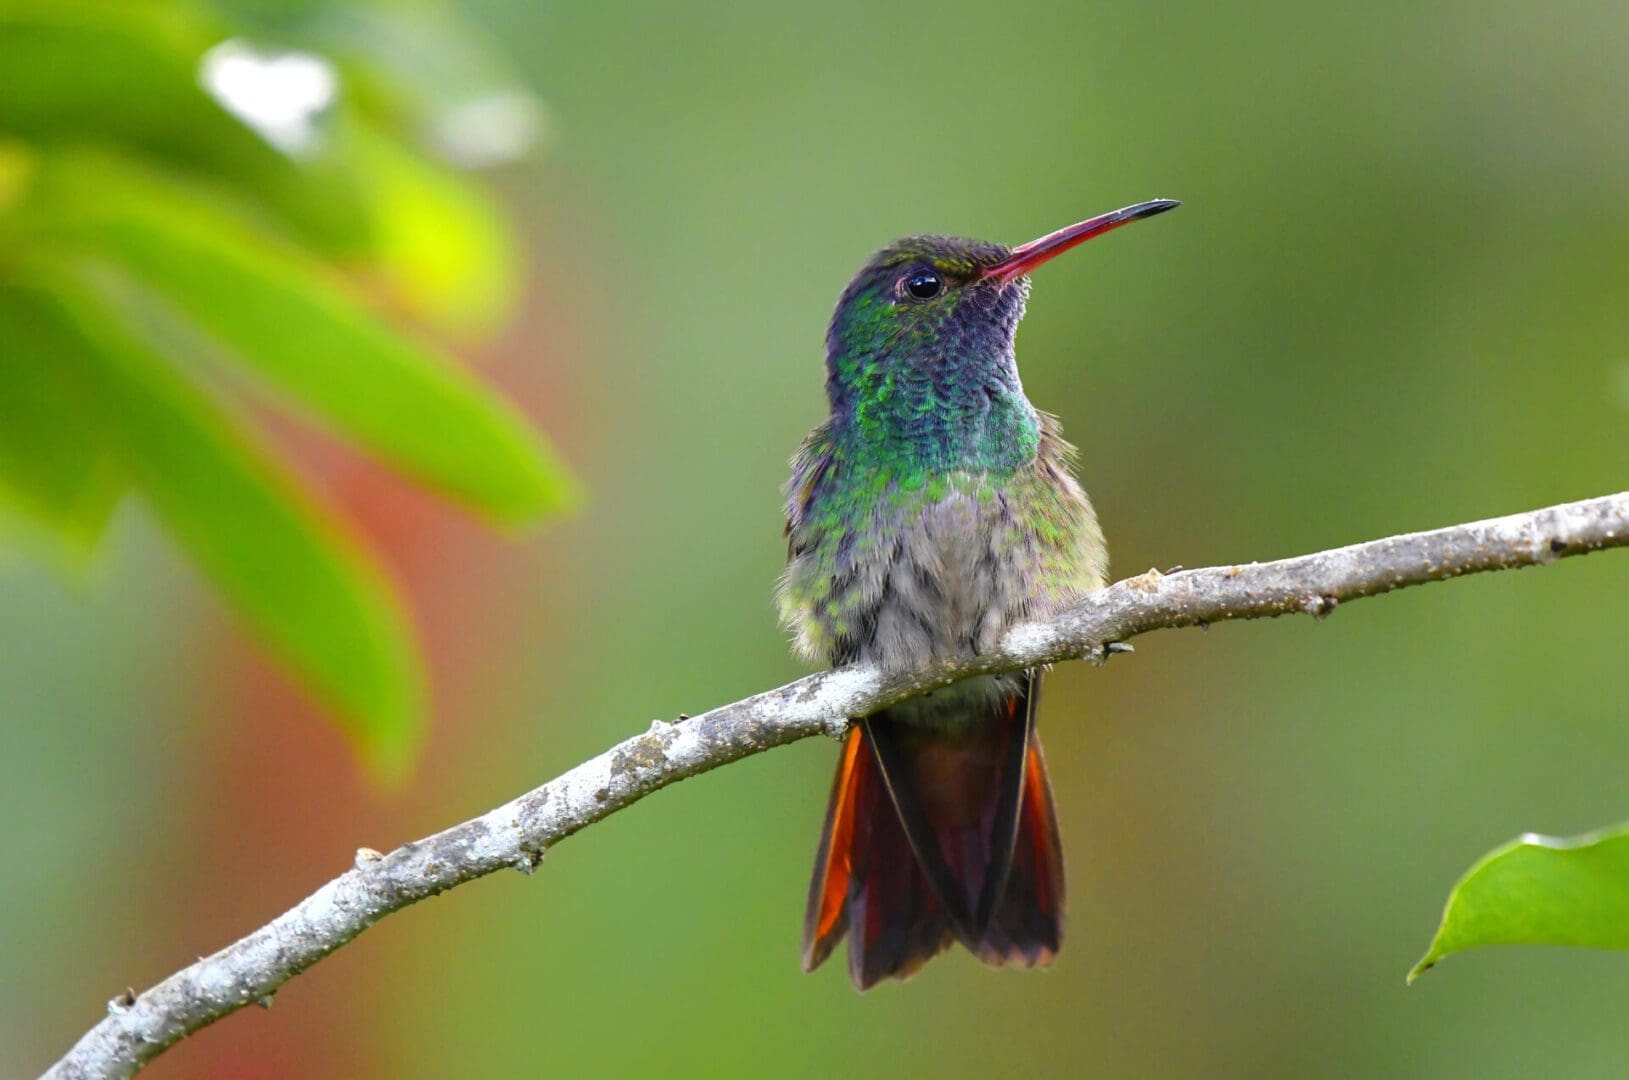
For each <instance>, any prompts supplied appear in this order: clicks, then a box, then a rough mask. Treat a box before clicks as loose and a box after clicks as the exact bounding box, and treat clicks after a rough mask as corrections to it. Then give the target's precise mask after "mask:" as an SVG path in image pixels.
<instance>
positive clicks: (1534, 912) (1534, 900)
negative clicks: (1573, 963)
mask: <svg viewBox="0 0 1629 1080" xmlns="http://www.w3.org/2000/svg"><path fill="white" fill-rule="evenodd" d="M1479 945H1575V946H1581V947H1585V948H1592V949H1629V825H1618V826H1614V827H1612V828H1610V829H1602V830H1600V831H1598V832H1592V833H1585V834H1584V835H1582V836H1574V837H1557V836H1540V835H1538V834H1537V833H1528V834H1527V835H1525V836H1522V837H1520V838H1518V839H1516V840H1512V841H1511V842H1510V843H1508V844H1505V845H1504V846H1503V847H1500V848H1496V849H1495V850H1493V851H1492V852H1490V853H1489V854H1488V855H1486V856H1484V857H1483V858H1482V860H1481V861H1480V862H1478V863H1477V864H1476V865H1475V866H1473V867H1471V869H1470V870H1469V872H1467V873H1466V874H1465V876H1464V877H1463V878H1461V879H1460V880H1459V883H1458V884H1456V885H1455V886H1454V889H1453V892H1451V893H1449V895H1448V905H1447V907H1446V908H1445V909H1444V910H1443V913H1442V924H1441V925H1440V926H1439V927H1438V928H1437V934H1436V937H1435V938H1433V939H1432V941H1431V947H1430V948H1429V949H1427V950H1426V953H1425V956H1423V957H1421V959H1420V962H1419V963H1418V964H1415V965H1414V969H1413V970H1412V971H1410V972H1409V973H1408V981H1409V982H1413V981H1414V980H1415V979H1416V978H1418V977H1419V975H1420V973H1421V972H1423V971H1426V970H1427V969H1429V968H1430V967H1431V966H1432V965H1434V964H1435V963H1436V962H1437V961H1438V960H1441V959H1442V958H1443V957H1445V956H1448V955H1450V954H1452V953H1456V952H1463V951H1464V950H1466V949H1472V948H1476V947H1477V946H1479Z"/></svg>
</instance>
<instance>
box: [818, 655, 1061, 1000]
mask: <svg viewBox="0 0 1629 1080" xmlns="http://www.w3.org/2000/svg"><path fill="white" fill-rule="evenodd" d="M1039 682H1040V678H1039V675H1038V674H1035V673H1031V674H1029V675H1027V676H1026V678H1025V681H1024V685H1023V689H1022V690H1021V691H1020V692H1018V693H1016V694H1014V695H1012V696H1011V697H1009V698H1007V699H1004V700H1001V701H997V702H993V703H991V704H989V705H981V706H977V707H978V708H980V709H981V710H983V711H984V712H985V715H982V716H981V717H980V718H979V719H978V720H977V721H975V722H973V723H970V724H968V725H967V726H965V727H957V728H955V729H954V730H953V732H952V731H945V730H940V729H936V728H928V727H920V726H916V725H911V724H906V723H903V722H901V721H900V720H899V719H898V718H897V717H891V716H890V715H889V714H888V713H887V712H883V713H880V714H878V715H877V716H875V717H872V718H870V719H869V720H866V721H862V722H861V723H859V724H857V725H855V727H854V729H853V730H851V731H850V732H849V736H848V741H847V743H845V745H844V748H843V755H842V759H841V761H840V762H839V765H838V770H837V777H836V779H835V781H834V782H833V784H832V794H831V803H830V806H829V807H828V809H827V812H826V826H825V831H824V832H823V833H822V835H821V840H820V850H819V852H818V854H817V856H816V860H815V873H814V880H813V882H812V883H811V885H810V891H809V907H808V914H807V916H806V919H805V923H804V935H803V940H804V952H803V965H804V969H805V970H813V969H814V968H815V967H816V966H818V965H819V964H820V963H821V961H823V960H824V959H825V958H826V957H827V956H828V955H829V954H830V952H831V950H832V948H833V947H834V946H835V945H836V944H837V942H838V941H839V940H840V939H841V938H842V936H843V934H844V932H845V931H847V932H848V933H849V934H850V935H851V937H850V941H849V974H850V975H851V977H852V978H853V980H854V983H855V985H856V986H858V987H859V988H860V989H862V990H864V989H866V988H867V987H869V986H871V985H872V984H873V983H875V982H877V981H878V980H880V979H884V978H905V977H907V976H909V975H910V974H912V973H913V972H915V971H916V970H917V969H918V968H919V967H921V966H922V964H924V963H925V962H927V961H928V960H929V959H931V958H932V957H933V956H935V955H937V954H938V953H939V952H940V951H941V950H943V949H944V948H945V947H946V946H947V945H948V944H949V943H950V941H951V940H952V938H955V939H959V940H960V941H961V942H962V944H963V945H965V946H966V947H967V948H968V949H970V950H972V951H973V952H974V953H976V954H977V955H978V956H979V957H980V958H982V959H983V960H985V961H986V962H987V963H1006V962H1014V963H1020V964H1024V965H1025V966H1028V965H1031V964H1036V963H1048V962H1050V961H1051V959H1052V957H1053V956H1055V955H1056V953H1057V949H1058V940H1059V936H1060V934H1061V930H1062V921H1063V866H1062V860H1061V854H1060V848H1059V846H1058V836H1057V823H1056V821H1055V820H1054V818H1053V814H1052V798H1051V791H1050V789H1049V787H1048V784H1047V779H1046V767H1045V764H1044V763H1043V762H1042V760H1041V755H1040V745H1039V743H1038V742H1036V741H1035V740H1034V707H1035V702H1036V700H1037V697H1038V690H1039Z"/></svg>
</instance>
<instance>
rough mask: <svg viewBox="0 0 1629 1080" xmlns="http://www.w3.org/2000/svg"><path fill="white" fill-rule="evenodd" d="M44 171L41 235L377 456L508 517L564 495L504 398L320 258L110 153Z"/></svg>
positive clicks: (555, 467) (562, 481)
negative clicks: (139, 294)
mask: <svg viewBox="0 0 1629 1080" xmlns="http://www.w3.org/2000/svg"><path fill="white" fill-rule="evenodd" d="M42 172H43V175H44V177H45V178H44V179H43V180H42V181H41V187H42V188H44V189H45V192H44V194H43V195H42V200H43V202H44V203H45V205H46V207H47V209H46V210H44V211H43V214H44V217H45V219H46V222H47V224H46V225H45V226H44V228H45V229H46V231H47V233H48V234H49V235H52V236H54V237H57V238H59V239H62V238H67V239H71V240H72V241H74V242H76V243H78V244H80V245H81V246H84V247H86V248H87V249H88V250H90V251H93V252H95V253H96V254H98V255H106V256H107V257H110V258H111V259H113V260H114V261H116V262H117V263H119V264H120V265H121V266H123V267H125V268H126V269H128V270H129V271H131V274H132V276H133V277H134V278H135V279H136V280H137V281H139V282H140V283H141V284H142V286H144V287H151V288H153V289H155V290H157V291H159V292H161V293H163V294H164V295H165V296H166V297H168V298H169V299H170V300H172V301H174V302H175V303H176V304H177V305H178V306H179V307H181V308H182V309H183V310H185V311H186V313H187V314H188V315H189V316H191V318H192V319H193V320H195V321H196V322H197V324H198V325H199V326H201V327H203V328H204V329H205V330H207V331H208V332H209V333H210V334H212V335H213V336H214V337H215V338H216V339H217V340H218V341H219V342H221V343H222V344H224V345H226V346H227V347H228V350H229V352H228V354H229V355H230V356H232V357H233V358H236V359H238V360H240V361H241V362H243V363H244V364H245V365H246V366H248V367H249V368H250V369H251V370H252V371H253V372H254V373H255V374H256V375H258V376H260V377H261V378H263V379H264V380H266V381H267V382H268V383H270V384H271V385H273V386H275V387H277V388H278V389H279V390H281V391H283V393H284V394H285V395H287V396H289V397H292V398H293V399H295V400H296V401H298V402H300V403H301V404H303V405H305V406H308V407H309V408H310V409H311V410H312V411H314V412H315V413H316V414H317V415H318V416H320V417H321V418H323V419H325V420H327V421H328V422H329V424H330V425H331V426H332V427H334V428H336V429H337V430H339V431H341V432H343V433H345V434H346V435H349V436H351V437H353V438H355V439H356V440H358V441H359V442H360V443H362V444H363V445H364V446H366V447H367V448H369V449H371V450H372V451H374V452H375V453H377V454H378V455H379V456H380V457H381V458H382V459H384V460H385V461H387V462H389V463H391V464H393V465H395V466H397V467H399V468H401V469H402V470H403V471H405V472H407V473H408V474H410V475H412V476H414V477H416V478H418V479H420V480H422V481H424V482H425V483H427V484H430V485H432V486H434V487H437V488H439V489H441V490H443V491H445V492H447V493H449V494H451V495H453V496H455V497H458V498H460V499H462V500H464V501H466V502H468V503H470V504H471V505H473V506H475V507H477V508H479V509H481V510H483V511H485V512H487V513H488V514H490V515H492V516H493V517H494V518H496V519H498V520H501V521H504V522H508V523H518V522H523V521H527V520H530V519H533V518H535V517H537V516H538V515H540V514H543V513H546V512H548V511H551V510H558V509H560V508H561V507H562V506H564V505H566V504H568V503H569V502H570V501H571V500H572V498H573V492H574V485H573V483H572V481H571V479H570V478H569V475H568V473H567V471H566V469H565V468H564V466H563V465H561V464H560V463H559V462H558V460H557V458H556V457H555V455H554V453H553V451H552V450H550V449H549V447H548V446H547V444H546V443H545V442H544V440H543V438H542V437H541V436H540V435H539V434H537V433H536V432H535V431H534V430H533V429H532V428H531V427H530V426H529V425H528V424H527V422H526V420H525V419H524V417H522V416H521V415H520V414H519V413H518V412H517V411H516V410H515V409H514V407H513V406H511V405H510V404H509V403H508V402H507V401H505V400H504V399H503V398H502V397H500V396H499V395H497V394H495V393H493V392H492V391H490V390H488V389H487V388H485V387H484V386H483V385H482V384H481V383H480V382H479V381H478V380H476V379H474V378H473V377H471V376H470V375H468V374H466V373H465V372H463V371H462V370H461V369H460V368H459V366H458V364H457V362H456V361H454V360H452V359H450V358H448V357H444V356H442V355H440V354H438V353H436V352H434V351H432V350H430V349H428V348H424V347H422V346H419V345H415V344H414V343H412V342H411V341H409V340H407V339H406V338H404V337H401V336H399V335H396V334H392V333H390V332H389V331H387V330H386V329H385V328H384V327H382V326H381V325H380V324H379V323H378V322H377V321H376V320H375V319H373V318H372V317H371V316H370V315H369V314H368V313H367V312H366V311H365V310H364V309H363V308H362V307H361V305H360V304H358V303H357V302H356V301H354V300H353V299H351V297H350V296H349V295H348V293H347V292H346V291H345V290H344V289H343V288H342V287H341V286H340V284H339V283H338V282H337V281H336V280H335V279H334V278H333V277H332V275H331V274H329V273H328V272H326V271H325V269H324V268H323V267H321V266H320V265H317V264H316V263H314V262H312V261H310V260H308V259H305V258H304V257H302V256H301V255H300V254H299V253H298V252H296V251H293V250H291V249H289V248H288V247H286V246H283V245H280V244H276V243H273V242H271V241H269V240H268V239H266V238H264V237H261V236H258V235H256V234H255V233H254V232H252V231H251V230H249V229H247V228H244V227H242V226H241V225H240V224H238V223H236V222H233V221H232V220H230V219H229V218H228V217H226V216H225V215H222V214H217V213H213V212H210V211H209V210H207V209H204V208H200V207H196V206H192V205H189V204H188V203H187V202H186V201H185V200H184V199H182V198H180V197H178V196H177V195H175V194H173V193H172V192H171V191H169V190H167V189H166V188H165V187H164V186H163V185H162V184H160V183H158V182H156V181H155V179H154V178H153V177H152V176H150V175H148V174H145V173H144V172H142V171H140V170H137V169H133V168H130V167H128V166H125V165H121V164H120V163H119V162H118V161H116V160H112V159H108V158H106V157H100V156H93V157H80V158H77V159H75V160H58V161H55V162H53V163H51V164H50V165H49V166H48V167H46V168H45V169H44V170H42ZM93 190H99V191H101V192H102V193H103V194H102V195H101V197H99V198H96V197H92V191H93Z"/></svg>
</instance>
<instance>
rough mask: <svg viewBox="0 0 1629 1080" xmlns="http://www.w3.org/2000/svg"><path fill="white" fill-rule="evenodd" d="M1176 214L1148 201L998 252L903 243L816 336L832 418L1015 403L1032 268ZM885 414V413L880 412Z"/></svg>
mask: <svg viewBox="0 0 1629 1080" xmlns="http://www.w3.org/2000/svg"><path fill="white" fill-rule="evenodd" d="M1178 205H1180V204H1179V203H1177V202H1176V201H1175V200H1173V199H1155V200H1153V201H1151V202H1144V203H1138V204H1137V205H1135V206H1128V207H1126V208H1125V209H1123V210H1116V211H1114V212H1113V213H1109V214H1102V215H1099V216H1098V217H1095V218H1090V219H1088V220H1086V221H1082V222H1078V223H1077V224H1074V225H1070V226H1068V227H1067V228H1063V229H1059V230H1058V231H1057V232H1054V233H1049V234H1047V235H1046V236H1043V237H1041V238H1040V239H1038V240H1032V241H1030V242H1029V243H1027V244H1021V245H1020V246H1018V247H1016V248H1008V247H1005V246H1003V245H1001V244H992V243H987V242H985V241H982V240H966V239H961V238H959V237H951V236H911V237H907V238H905V239H903V240H899V241H896V242H894V243H892V244H889V245H888V246H887V247H885V248H883V249H882V250H881V251H879V252H877V253H876V254H875V255H873V256H872V257H871V258H870V260H869V261H867V262H866V264H865V265H864V266H863V267H861V268H860V272H859V273H858V274H856V275H855V276H854V279H853V280H852V281H850V282H849V284H848V288H846V289H844V290H843V295H842V298H841V299H839V300H838V302H837V310H836V311H835V312H833V314H832V319H831V326H830V328H829V329H828V330H827V333H826V369H827V370H826V389H827V395H828V396H829V397H830V399H831V404H832V410H833V413H834V414H836V415H838V416H842V415H844V414H845V413H848V412H851V411H853V410H854V409H856V408H859V407H862V406H863V407H868V408H871V409H872V411H874V407H875V406H876V405H878V404H886V402H889V401H893V402H896V404H897V407H898V408H899V409H900V410H901V411H903V412H905V413H909V412H911V411H915V412H917V413H919V414H924V415H925V414H926V413H927V412H929V411H946V410H948V411H951V412H955V411H958V410H959V409H977V408H978V407H979V403H980V402H988V401H989V400H990V397H991V395H992V394H999V393H1002V392H1013V393H1018V394H1021V393H1022V391H1021V389H1020V388H1019V383H1018V373H1017V368H1016V365H1015V364H1014V361H1013V338H1014V336H1015V335H1016V334H1017V332H1018V321H1019V320H1020V319H1022V318H1023V316H1024V301H1025V299H1026V298H1027V297H1028V296H1029V275H1030V272H1031V271H1033V270H1034V269H1035V268H1036V267H1038V266H1040V265H1041V264H1042V263H1044V262H1047V261H1048V260H1049V259H1052V258H1054V257H1056V256H1058V255H1061V254H1062V253H1063V252H1065V251H1068V250H1069V249H1070V248H1072V247H1075V246H1076V245H1077V244H1081V243H1084V242H1085V241H1086V240H1089V239H1091V238H1092V237H1094V236H1098V235H1101V234H1102V233H1105V232H1108V231H1109V230H1110V229H1114V228H1117V227H1119V226H1121V225H1124V224H1127V223H1129V222H1132V221H1136V220H1138V219H1140V218H1145V217H1151V216H1153V215H1154V214H1160V213H1164V212H1165V211H1166V210H1170V209H1173V208H1175V207H1176V206H1178ZM890 411H892V410H890Z"/></svg>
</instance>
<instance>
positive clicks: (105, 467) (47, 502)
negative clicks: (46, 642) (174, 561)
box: [0, 292, 126, 558]
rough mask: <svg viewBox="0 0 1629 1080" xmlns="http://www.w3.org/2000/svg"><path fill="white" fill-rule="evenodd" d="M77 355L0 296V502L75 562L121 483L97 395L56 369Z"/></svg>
mask: <svg viewBox="0 0 1629 1080" xmlns="http://www.w3.org/2000/svg"><path fill="white" fill-rule="evenodd" d="M75 348H76V345H75V343H74V341H73V339H71V338H68V337H65V336H64V335H62V334H61V333H60V332H58V331H57V328H56V327H55V326H54V325H53V324H52V323H50V322H48V321H43V320H41V319H40V318H39V317H38V314H37V313H36V312H34V311H32V310H30V309H29V308H28V307H27V306H26V305H24V304H21V303H19V302H17V301H16V299H15V298H13V297H9V296H7V295H6V294H5V293H3V292H0V357H3V358H4V362H0V498H3V499H5V501H8V502H9V503H10V504H11V505H12V506H13V507H14V508H15V509H17V510H19V511H22V512H24V513H26V514H27V515H28V516H29V517H30V518H31V519H32V520H33V521H35V522H36V523H37V524H41V525H44V526H45V527H46V529H47V530H49V531H50V533H51V534H52V535H53V536H55V537H56V538H57V539H58V540H59V541H61V542H62V543H63V544H64V545H65V547H66V548H67V549H68V550H67V553H68V554H70V555H71V556H74V557H76V558H77V557H83V556H84V555H85V554H87V553H88V552H89V550H90V548H91V546H92V545H93V544H94V543H95V541H96V539H97V537H99V536H100V535H101V533H102V530H103V528H104V527H105V526H106V524H107V519H108V516H109V515H110V514H112V512H113V508H114V506H115V505H116V504H117V503H118V500H119V497H120V495H122V494H123V492H124V490H125V487H126V483H125V480H124V478H123V476H122V475H121V474H120V472H119V470H118V468H117V467H116V466H115V464H114V454H113V448H112V447H111V446H110V445H109V443H108V439H107V436H106V433H105V431H104V430H103V428H102V426H101V425H100V423H99V422H98V418H99V414H100V413H101V411H102V408H103V406H102V401H101V398H102V393H101V388H100V387H98V386H95V385H92V384H90V383H89V382H88V381H86V380H75V379H74V377H73V373H72V368H71V367H64V365H63V363H62V358H63V356H64V354H66V353H71V352H72V351H73V350H74V349H75Z"/></svg>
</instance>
